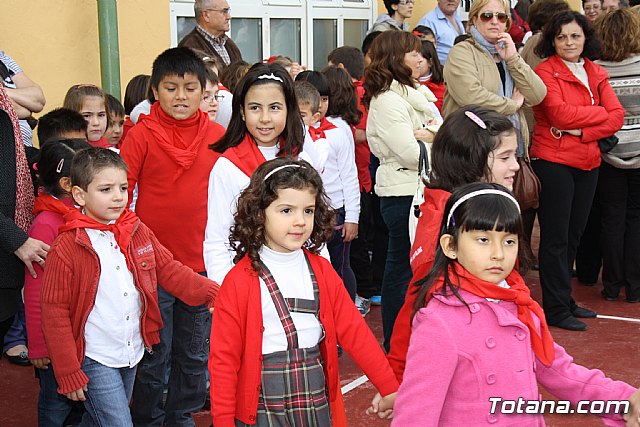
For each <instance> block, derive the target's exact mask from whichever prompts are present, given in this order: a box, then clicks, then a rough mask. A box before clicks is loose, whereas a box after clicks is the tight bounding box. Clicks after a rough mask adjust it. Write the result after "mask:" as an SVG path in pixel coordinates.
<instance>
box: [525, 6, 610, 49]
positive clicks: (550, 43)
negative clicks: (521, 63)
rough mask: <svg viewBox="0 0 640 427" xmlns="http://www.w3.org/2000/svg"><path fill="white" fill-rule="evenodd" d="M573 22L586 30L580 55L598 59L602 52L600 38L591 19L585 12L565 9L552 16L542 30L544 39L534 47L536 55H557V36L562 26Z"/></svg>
mask: <svg viewBox="0 0 640 427" xmlns="http://www.w3.org/2000/svg"><path fill="white" fill-rule="evenodd" d="M571 22H575V23H576V24H578V25H579V26H580V28H582V31H583V32H584V48H583V49H582V55H580V56H581V57H582V58H589V59H591V60H594V59H598V55H599V54H600V40H599V39H598V36H597V34H596V32H595V30H594V29H593V26H591V24H589V21H587V18H585V16H584V15H583V14H581V13H578V12H575V11H573V10H564V11H562V12H558V13H556V14H555V15H553V16H552V17H551V19H550V20H549V22H548V23H547V24H546V25H545V26H544V29H543V30H542V39H540V42H539V43H538V46H536V48H535V49H534V52H535V53H536V55H538V56H539V57H541V58H548V57H550V56H553V55H555V54H556V48H555V46H554V41H555V38H556V36H557V35H558V34H560V31H561V30H562V26H563V25H567V24H570V23H571Z"/></svg>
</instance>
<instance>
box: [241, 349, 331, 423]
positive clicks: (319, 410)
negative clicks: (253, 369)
mask: <svg viewBox="0 0 640 427" xmlns="http://www.w3.org/2000/svg"><path fill="white" fill-rule="evenodd" d="M261 375H262V387H261V391H260V398H259V400H258V415H257V419H256V424H254V425H255V426H259V427H266V426H269V427H330V426H331V412H330V409H329V399H328V397H327V389H326V382H325V377H324V370H323V369H322V356H321V355H320V349H319V348H318V346H315V347H312V348H296V349H292V350H286V351H279V352H276V353H272V354H268V355H265V356H264V359H263V361H262V374H261ZM236 426H237V427H247V426H249V424H245V423H242V422H240V421H238V420H236Z"/></svg>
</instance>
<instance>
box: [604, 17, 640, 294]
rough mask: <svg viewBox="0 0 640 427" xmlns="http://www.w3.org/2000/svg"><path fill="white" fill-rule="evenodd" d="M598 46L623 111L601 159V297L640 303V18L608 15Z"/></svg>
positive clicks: (605, 18)
mask: <svg viewBox="0 0 640 427" xmlns="http://www.w3.org/2000/svg"><path fill="white" fill-rule="evenodd" d="M596 31H597V32H598V34H599V35H600V40H601V41H602V53H601V54H600V60H599V61H596V62H597V63H598V64H600V65H601V66H602V68H604V69H605V70H606V71H607V73H609V76H611V78H610V80H609V83H610V84H611V86H612V87H613V90H614V92H615V93H616V94H617V95H618V99H619V100H620V102H621V103H622V106H623V107H624V108H625V116H624V125H623V127H622V129H621V130H620V131H618V132H617V133H616V136H618V138H619V141H620V142H619V143H618V145H616V146H615V147H614V148H613V150H611V151H609V152H608V153H606V154H603V155H602V160H604V161H603V162H602V164H601V166H600V175H599V177H598V189H597V192H598V197H599V199H600V204H601V215H602V219H601V224H602V231H603V232H602V233H601V240H600V241H601V244H602V254H603V268H602V285H603V286H604V290H603V291H602V295H603V296H604V297H605V298H606V299H608V300H614V299H617V298H618V293H619V292H620V290H621V289H623V288H624V289H625V296H626V298H627V301H629V302H638V301H640V126H639V125H638V115H639V113H638V101H637V100H638V99H639V97H640V84H639V83H638V81H639V79H640V16H639V15H638V14H636V13H634V12H632V11H630V10H629V9H620V10H616V11H613V12H611V13H608V14H606V15H605V16H604V17H603V18H602V19H599V20H598V22H597V23H596Z"/></svg>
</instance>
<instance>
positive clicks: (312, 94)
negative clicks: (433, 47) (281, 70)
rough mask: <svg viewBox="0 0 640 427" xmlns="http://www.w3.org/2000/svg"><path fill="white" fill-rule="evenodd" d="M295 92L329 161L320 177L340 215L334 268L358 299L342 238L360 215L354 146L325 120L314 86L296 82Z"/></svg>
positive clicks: (318, 148)
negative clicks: (344, 232)
mask: <svg viewBox="0 0 640 427" xmlns="http://www.w3.org/2000/svg"><path fill="white" fill-rule="evenodd" d="M295 90H296V97H297V98H298V108H299V109H300V114H301V115H302V120H303V121H304V124H305V125H307V126H308V127H309V129H308V132H309V135H310V136H311V139H312V140H313V141H314V146H315V147H314V148H315V149H316V151H317V152H318V153H322V157H323V158H325V157H326V160H325V161H324V163H323V164H324V167H323V168H322V170H320V175H321V176H322V182H323V184H324V188H325V191H326V193H327V196H328V197H329V200H330V201H331V207H332V208H333V209H335V211H336V214H337V218H336V222H337V225H336V232H335V233H334V237H333V238H332V240H331V241H329V243H328V244H327V248H328V249H329V255H330V257H331V264H332V265H333V267H334V268H335V270H336V272H337V273H338V274H339V275H340V277H341V278H342V279H343V280H344V282H345V286H346V287H347V291H348V292H349V294H350V296H351V299H355V293H356V284H355V280H348V279H347V274H348V273H347V270H348V269H351V267H350V266H349V262H348V261H349V249H350V242H348V241H345V240H344V239H343V236H342V228H343V227H345V226H348V225H355V227H356V229H357V227H358V216H359V213H360V194H359V191H358V172H357V170H356V163H355V159H354V147H353V143H352V142H351V140H350V139H348V138H347V137H346V135H345V132H344V131H343V130H342V129H340V128H338V127H337V126H335V125H334V124H332V123H331V122H329V121H328V120H327V119H326V118H325V117H324V116H323V111H321V103H322V101H321V96H320V93H319V92H318V90H317V89H316V88H315V86H314V85H313V84H311V83H310V82H309V81H296V83H295ZM325 111H326V110H325ZM345 259H346V262H345ZM351 275H353V273H351ZM351 282H353V283H351Z"/></svg>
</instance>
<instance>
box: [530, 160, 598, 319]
mask: <svg viewBox="0 0 640 427" xmlns="http://www.w3.org/2000/svg"><path fill="white" fill-rule="evenodd" d="M532 165H533V169H534V171H535V173H536V175H537V176H538V178H539V179H540V183H541V184H542V190H541V192H540V206H539V207H538V222H539V223H540V250H539V253H538V263H539V265H540V283H541V285H542V302H543V308H544V312H545V315H546V317H547V320H548V321H549V323H550V324H554V323H557V322H559V321H561V320H563V319H565V318H567V317H569V316H571V315H572V314H571V312H572V309H573V308H575V301H574V300H573V299H572V298H571V275H570V273H569V271H570V268H571V265H572V264H573V260H574V259H575V256H576V251H577V248H578V243H579V242H580V237H581V236H582V232H583V231H584V228H585V226H586V224H587V218H588V215H589V211H590V210H591V203H592V202H593V196H594V194H595V191H596V185H597V182H598V169H593V170H591V171H584V170H580V169H576V168H572V167H570V166H565V165H561V164H558V163H553V162H548V161H546V160H540V159H538V160H534V161H533V162H532Z"/></svg>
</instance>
